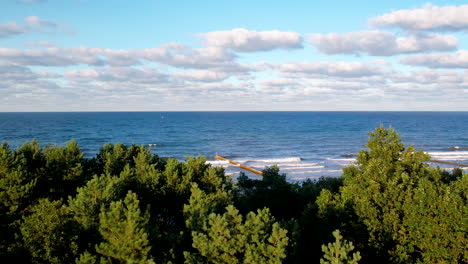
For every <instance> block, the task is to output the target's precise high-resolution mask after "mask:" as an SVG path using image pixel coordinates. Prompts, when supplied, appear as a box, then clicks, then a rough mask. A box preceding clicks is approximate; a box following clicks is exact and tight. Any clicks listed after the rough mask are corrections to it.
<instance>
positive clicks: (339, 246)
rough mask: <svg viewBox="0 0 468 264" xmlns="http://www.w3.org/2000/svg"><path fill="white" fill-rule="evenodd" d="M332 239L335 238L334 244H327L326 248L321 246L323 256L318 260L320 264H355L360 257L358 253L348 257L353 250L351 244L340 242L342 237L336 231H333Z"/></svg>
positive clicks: (338, 231)
mask: <svg viewBox="0 0 468 264" xmlns="http://www.w3.org/2000/svg"><path fill="white" fill-rule="evenodd" d="M333 237H335V242H333V243H328V245H327V246H325V245H322V251H323V253H324V256H323V258H322V259H320V264H357V263H358V261H359V260H360V259H361V255H360V254H359V251H358V252H355V253H353V255H352V257H351V256H350V253H351V252H352V251H353V250H354V246H353V243H352V242H348V241H346V240H342V239H343V236H341V234H340V230H338V229H337V230H335V231H333Z"/></svg>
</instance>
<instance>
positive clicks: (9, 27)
mask: <svg viewBox="0 0 468 264" xmlns="http://www.w3.org/2000/svg"><path fill="white" fill-rule="evenodd" d="M28 31H29V29H28V28H27V27H25V26H23V25H19V24H18V23H16V22H7V23H6V24H0V38H6V37H10V36H14V35H19V34H23V33H26V32H28Z"/></svg>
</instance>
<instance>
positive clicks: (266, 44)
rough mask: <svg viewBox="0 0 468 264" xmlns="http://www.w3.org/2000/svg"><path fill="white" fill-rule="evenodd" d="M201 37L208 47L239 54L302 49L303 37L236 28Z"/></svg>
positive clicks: (272, 31)
mask: <svg viewBox="0 0 468 264" xmlns="http://www.w3.org/2000/svg"><path fill="white" fill-rule="evenodd" d="M199 35H200V36H203V37H204V38H205V44H206V45H207V46H208V47H220V48H226V49H231V50H235V51H239V52H255V51H270V50H274V49H301V48H302V37H301V35H300V34H299V33H296V32H285V31H278V30H271V31H253V30H247V29H243V28H236V29H232V30H227V31H213V32H208V33H204V34H199Z"/></svg>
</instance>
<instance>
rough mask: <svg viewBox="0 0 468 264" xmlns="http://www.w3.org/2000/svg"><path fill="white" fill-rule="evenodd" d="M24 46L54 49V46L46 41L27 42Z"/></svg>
mask: <svg viewBox="0 0 468 264" xmlns="http://www.w3.org/2000/svg"><path fill="white" fill-rule="evenodd" d="M25 45H26V46H29V47H48V48H50V47H55V44H54V43H52V42H50V41H46V40H42V41H36V42H28V43H26V44H25Z"/></svg>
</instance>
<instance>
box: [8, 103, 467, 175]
mask: <svg viewBox="0 0 468 264" xmlns="http://www.w3.org/2000/svg"><path fill="white" fill-rule="evenodd" d="M380 124H384V125H385V126H386V127H388V126H392V127H393V128H395V129H396V130H397V132H398V133H399V134H400V136H401V137H402V138H403V142H404V143H406V144H414V145H416V148H417V149H420V148H423V149H424V150H425V151H427V152H429V153H430V154H432V155H433V158H437V159H441V160H447V161H456V162H461V163H468V133H467V131H468V112H97V113H90V112H80V113H76V112H74V113H0V141H7V142H8V143H9V144H10V146H11V147H14V148H16V147H18V146H20V145H22V144H23V143H24V142H26V141H29V140H31V139H33V138H35V139H37V140H39V142H40V143H41V144H46V143H52V144H59V145H63V144H65V143H66V142H67V141H69V140H70V139H72V138H74V139H76V140H77V142H78V143H79V145H80V147H81V148H82V151H83V152H85V153H86V155H87V156H92V155H95V154H96V153H97V152H98V151H99V148H100V147H101V146H102V145H103V144H104V143H108V142H111V143H117V142H123V143H126V144H131V143H136V144H138V145H141V144H143V145H146V146H148V147H149V148H151V149H152V151H154V152H155V153H157V154H158V155H160V156H170V157H175V158H178V159H184V158H185V156H187V155H188V156H196V155H204V156H207V157H208V159H209V160H211V158H212V157H213V156H214V155H215V154H219V155H221V156H225V157H228V158H231V159H233V160H236V161H239V162H243V163H246V164H247V165H250V166H253V167H256V168H258V169H263V168H264V166H269V165H272V164H278V165H279V166H280V169H281V170H282V171H283V172H285V173H287V174H288V176H289V178H290V179H291V180H295V179H304V178H315V177H319V176H330V175H332V176H338V175H340V174H341V168H342V167H343V166H344V165H346V164H349V163H351V162H352V161H353V160H354V158H353V157H349V155H353V154H356V153H357V151H358V150H359V149H362V148H364V145H365V143H366V141H367V136H368V132H369V131H372V130H373V129H375V128H376V127H378V126H379V125H380ZM212 163H213V164H214V165H221V166H225V167H227V171H228V172H229V173H233V174H234V175H236V173H237V172H238V171H239V169H238V168H237V167H229V166H227V164H226V163H224V162H219V161H213V162H212ZM441 167H444V166H441Z"/></svg>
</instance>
